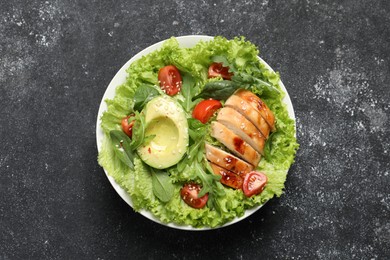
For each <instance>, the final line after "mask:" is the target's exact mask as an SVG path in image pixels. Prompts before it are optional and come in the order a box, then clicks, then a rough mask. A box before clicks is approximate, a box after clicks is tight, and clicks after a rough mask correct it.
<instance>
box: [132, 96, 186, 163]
mask: <svg viewBox="0 0 390 260" xmlns="http://www.w3.org/2000/svg"><path fill="white" fill-rule="evenodd" d="M143 113H144V114H145V122H146V129H145V136H151V135H152V136H154V137H153V139H151V141H149V142H147V143H144V144H143V145H141V146H140V147H139V148H138V150H137V152H138V155H139V156H140V157H141V159H142V160H143V161H144V162H145V163H146V164H148V165H149V166H151V167H153V168H157V169H165V168H168V167H171V166H173V165H175V164H177V163H178V162H179V161H180V160H181V158H182V157H183V155H184V154H185V152H186V150H187V147H188V140H189V137H188V123H187V118H186V114H185V112H184V110H183V108H182V107H181V106H180V105H179V104H178V103H177V102H176V101H175V100H174V99H173V98H171V97H169V96H166V95H162V96H158V97H155V98H153V99H152V100H150V101H149V102H148V104H147V105H146V106H145V108H144V110H143Z"/></svg>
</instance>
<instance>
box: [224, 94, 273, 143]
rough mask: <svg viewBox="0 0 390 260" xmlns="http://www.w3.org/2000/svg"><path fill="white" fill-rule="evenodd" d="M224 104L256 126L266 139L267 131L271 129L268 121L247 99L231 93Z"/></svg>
mask: <svg viewBox="0 0 390 260" xmlns="http://www.w3.org/2000/svg"><path fill="white" fill-rule="evenodd" d="M225 106H227V107H231V108H233V109H235V110H237V111H238V112H240V113H241V114H242V115H244V116H245V117H246V118H247V119H248V120H249V121H251V122H252V123H253V124H254V125H255V126H256V127H257V129H259V131H260V132H261V133H262V135H263V136H264V137H265V138H266V139H268V136H269V132H270V131H271V129H270V127H269V125H268V123H267V122H266V121H265V119H264V118H263V117H262V116H261V115H260V113H259V112H257V110H256V109H255V108H253V107H252V106H251V105H250V104H249V103H248V102H247V101H245V100H244V99H242V98H240V97H239V96H236V95H232V96H230V97H229V98H228V99H227V100H226V102H225Z"/></svg>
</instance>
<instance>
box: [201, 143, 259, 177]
mask: <svg viewBox="0 0 390 260" xmlns="http://www.w3.org/2000/svg"><path fill="white" fill-rule="evenodd" d="M205 147H206V158H207V160H209V161H210V162H212V163H213V164H216V165H218V166H220V167H222V168H224V169H226V170H229V171H232V172H234V173H236V174H238V175H241V176H242V175H245V174H247V173H248V172H251V171H252V170H253V166H252V165H250V164H249V163H247V162H245V161H243V160H241V159H240V158H238V157H236V156H234V155H232V154H230V153H227V152H225V151H223V150H221V149H219V148H216V147H214V146H212V145H210V144H206V145H205Z"/></svg>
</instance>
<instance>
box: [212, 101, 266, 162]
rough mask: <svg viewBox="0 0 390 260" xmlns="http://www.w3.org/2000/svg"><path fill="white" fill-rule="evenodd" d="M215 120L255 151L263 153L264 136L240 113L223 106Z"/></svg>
mask: <svg viewBox="0 0 390 260" xmlns="http://www.w3.org/2000/svg"><path fill="white" fill-rule="evenodd" d="M217 121H218V122H220V123H221V124H223V125H224V126H226V127H227V128H229V129H230V130H232V131H233V132H234V133H235V134H237V135H238V136H240V137H241V138H242V139H244V141H245V142H247V143H248V144H249V145H251V146H252V147H253V148H254V149H255V150H256V151H257V152H259V153H261V154H262V155H264V145H265V137H264V136H263V135H262V134H261V133H260V131H259V130H258V129H257V128H256V127H255V126H254V125H253V124H252V123H251V122H250V121H249V120H248V119H246V117H245V116H243V115H242V114H241V113H239V112H237V111H236V110H234V109H233V108H231V107H224V108H222V109H221V110H220V111H219V112H218V115H217Z"/></svg>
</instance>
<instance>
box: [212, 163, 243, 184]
mask: <svg viewBox="0 0 390 260" xmlns="http://www.w3.org/2000/svg"><path fill="white" fill-rule="evenodd" d="M210 165H211V168H212V169H213V171H214V174H218V175H221V176H222V177H221V179H220V182H221V183H222V184H225V185H226V186H229V187H231V188H234V189H241V188H242V183H243V182H244V180H243V178H242V177H240V176H239V175H237V174H235V173H234V172H231V171H228V170H226V169H224V168H222V167H219V166H218V165H216V164H214V163H210Z"/></svg>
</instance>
